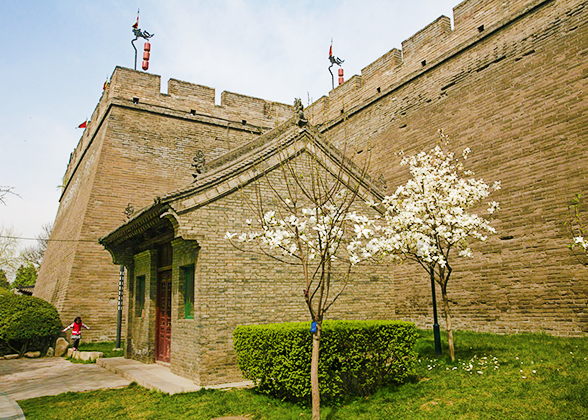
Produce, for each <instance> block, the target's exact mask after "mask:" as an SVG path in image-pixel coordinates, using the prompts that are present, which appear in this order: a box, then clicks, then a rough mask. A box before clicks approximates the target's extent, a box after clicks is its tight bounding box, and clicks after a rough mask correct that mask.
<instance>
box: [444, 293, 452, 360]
mask: <svg viewBox="0 0 588 420" xmlns="http://www.w3.org/2000/svg"><path fill="white" fill-rule="evenodd" d="M441 295H442V296H443V312H445V328H446V329H447V344H449V357H451V361H452V362H453V361H455V347H454V345H453V328H452V326H451V316H450V314H449V298H448V297H447V292H445V291H444V290H442V291H441Z"/></svg>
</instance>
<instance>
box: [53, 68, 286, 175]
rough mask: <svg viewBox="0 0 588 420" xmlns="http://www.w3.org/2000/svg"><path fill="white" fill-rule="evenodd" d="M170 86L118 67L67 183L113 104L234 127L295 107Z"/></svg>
mask: <svg viewBox="0 0 588 420" xmlns="http://www.w3.org/2000/svg"><path fill="white" fill-rule="evenodd" d="M167 87H168V89H167V92H168V93H161V77H160V76H159V75H156V74H150V73H145V72H140V71H135V70H131V69H127V68H124V67H116V68H115V70H114V72H113V74H112V77H111V79H110V83H109V85H108V87H107V89H106V90H105V91H104V92H103V94H102V97H101V98H100V101H99V103H98V105H97V106H96V108H95V110H94V112H93V114H92V118H91V120H90V122H89V123H88V126H87V128H86V129H85V130H84V133H83V134H82V137H81V138H80V141H79V142H78V145H77V146H76V148H75V149H74V151H73V152H72V154H71V156H70V161H69V164H68V167H67V170H66V172H65V175H64V179H63V185H64V187H65V186H67V183H68V181H69V179H70V178H71V176H72V174H73V172H74V171H75V168H76V167H77V166H78V165H79V163H80V162H81V159H82V157H83V155H84V151H85V150H86V149H87V147H88V146H89V144H90V143H91V142H92V139H93V138H94V136H95V135H96V133H97V132H98V130H99V128H100V126H101V125H102V124H103V120H104V118H105V116H106V115H107V113H108V110H109V109H110V107H111V106H113V105H114V106H125V107H134V108H137V109H145V108H146V107H148V108H149V110H150V112H160V113H162V114H166V115H174V117H176V118H185V119H188V120H198V119H199V118H206V119H207V121H208V122H209V123H211V122H213V123H214V122H216V123H217V124H220V125H222V126H227V127H229V128H232V129H245V130H260V129H267V128H273V127H275V126H276V125H277V124H279V123H281V122H283V121H286V120H287V119H288V118H291V117H292V107H291V106H290V105H286V104H282V103H278V102H272V101H266V100H264V99H260V98H254V97H251V96H246V95H240V94H237V93H232V92H226V91H224V92H222V93H221V103H220V105H216V104H215V89H214V88H210V87H208V86H202V85H197V84H194V83H188V82H184V81H181V80H177V79H170V80H169V81H168V85H167Z"/></svg>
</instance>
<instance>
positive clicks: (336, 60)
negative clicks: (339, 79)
mask: <svg viewBox="0 0 588 420" xmlns="http://www.w3.org/2000/svg"><path fill="white" fill-rule="evenodd" d="M329 61H330V62H331V65H330V66H329V73H331V84H332V85H333V89H335V76H334V75H333V72H332V71H331V67H333V66H334V65H335V64H336V65H338V66H339V67H341V64H343V63H344V62H345V60H341V59H340V58H339V57H335V56H334V55H333V39H331V48H329Z"/></svg>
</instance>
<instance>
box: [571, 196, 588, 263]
mask: <svg viewBox="0 0 588 420" xmlns="http://www.w3.org/2000/svg"><path fill="white" fill-rule="evenodd" d="M582 204H583V202H582V195H581V194H576V196H575V197H574V199H573V200H572V204H570V205H569V206H568V211H569V219H568V221H567V222H566V224H567V225H568V228H569V230H570V234H571V235H572V243H571V244H570V245H569V248H570V250H572V252H573V253H574V255H575V256H576V257H577V258H578V260H579V261H580V262H581V263H582V264H583V265H586V266H588V224H587V223H586V222H585V221H584V218H583V215H582V211H581V210H582Z"/></svg>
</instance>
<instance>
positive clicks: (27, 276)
mask: <svg viewBox="0 0 588 420" xmlns="http://www.w3.org/2000/svg"><path fill="white" fill-rule="evenodd" d="M36 281H37V268H36V267H35V266H34V264H32V263H25V264H22V265H21V266H20V267H18V270H16V278H15V279H14V282H12V288H17V287H20V286H32V285H34V284H35V282H36Z"/></svg>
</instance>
